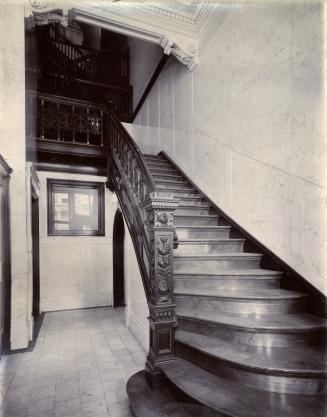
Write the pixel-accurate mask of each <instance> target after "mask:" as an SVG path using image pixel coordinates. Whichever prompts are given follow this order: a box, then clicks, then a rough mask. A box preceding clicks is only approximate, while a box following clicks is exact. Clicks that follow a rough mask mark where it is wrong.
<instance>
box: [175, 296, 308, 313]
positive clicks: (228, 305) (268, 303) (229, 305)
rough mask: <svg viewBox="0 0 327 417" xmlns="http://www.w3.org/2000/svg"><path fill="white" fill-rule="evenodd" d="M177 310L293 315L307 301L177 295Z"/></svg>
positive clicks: (303, 306) (303, 307)
mask: <svg viewBox="0 0 327 417" xmlns="http://www.w3.org/2000/svg"><path fill="white" fill-rule="evenodd" d="M175 301H176V305H177V308H187V309H192V308H196V309H203V310H206V311H215V312H217V313H235V314H284V313H285V314H291V313H299V312H301V311H303V309H305V307H306V299H302V298H300V299H287V300H255V299H252V300H246V301H245V300H240V299H235V298H233V299H231V298H230V299H226V298H219V297H204V296H200V295H196V296H194V295H185V296H184V295H179V294H176V295H175Z"/></svg>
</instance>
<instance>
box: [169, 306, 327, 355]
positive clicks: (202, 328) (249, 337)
mask: <svg viewBox="0 0 327 417" xmlns="http://www.w3.org/2000/svg"><path fill="white" fill-rule="evenodd" d="M177 316H178V323H179V326H180V328H181V329H182V330H186V331H189V332H193V333H198V334H204V335H206V336H210V337H217V338H221V339H223V340H227V341H231V342H233V343H243V344H248V345H252V346H265V347H269V346H270V347H273V346H275V347H291V346H296V345H297V344H299V345H306V346H310V345H311V346H312V345H315V344H317V343H318V342H319V340H321V337H322V335H323V332H322V331H321V330H310V331H301V332H300V331H297V332H288V331H278V332H277V331H269V330H267V331H263V330H260V329H253V330H251V329H247V330H244V329H239V328H236V327H233V326H226V325H221V324H219V323H212V322H210V323H209V322H206V321H204V320H197V319H193V318H189V317H187V318H185V317H181V316H179V312H178V310H177Z"/></svg>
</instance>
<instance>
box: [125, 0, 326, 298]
mask: <svg viewBox="0 0 327 417" xmlns="http://www.w3.org/2000/svg"><path fill="white" fill-rule="evenodd" d="M323 3H324V2H323V1H322V0H321V1H320V0H312V1H306V0H303V1H302V0H297V1H295V0H285V1H277V0H276V1H262V0H254V1H251V2H224V4H221V5H218V4H217V6H216V10H215V13H214V15H213V16H212V19H211V23H210V24H209V25H207V27H206V28H205V30H204V31H203V32H202V34H201V38H200V57H199V60H200V64H199V66H198V68H197V69H196V70H195V71H194V72H193V73H191V72H189V71H188V70H187V69H186V68H185V67H184V66H183V65H181V64H180V63H179V62H177V61H176V60H174V59H173V58H171V59H170V61H168V63H167V64H166V66H165V68H164V70H163V72H162V73H161V76H160V78H159V79H158V81H157V83H156V85H155V86H154V88H153V90H152V91H151V93H150V95H149V96H148V98H147V100H146V102H145V103H144V105H143V107H142V109H141V111H140V113H139V114H138V116H137V118H136V120H135V124H134V125H133V126H130V127H128V129H129V130H130V131H131V132H132V134H134V135H135V138H136V140H138V141H139V143H140V146H141V147H142V148H143V149H144V150H145V151H146V152H149V151H150V152H151V153H157V152H158V151H160V150H162V149H163V150H165V151H166V152H167V153H168V154H169V155H170V156H171V157H172V158H173V159H174V160H175V161H176V162H177V163H178V164H179V165H180V166H181V168H182V169H184V170H185V172H186V173H187V174H188V175H189V176H190V177H191V178H192V179H193V180H194V182H195V183H196V184H197V185H198V186H199V187H200V188H202V190H203V191H204V192H206V193H207V194H208V195H209V196H210V197H211V198H212V199H213V200H214V201H215V202H216V203H217V205H218V206H219V207H220V208H221V209H223V210H224V211H225V212H226V213H227V214H228V215H229V216H231V217H232V218H233V219H234V220H235V221H236V222H237V223H239V224H240V225H241V226H242V227H243V228H245V229H246V230H248V231H249V232H250V233H251V234H252V235H253V236H255V237H256V238H257V239H259V240H260V241H261V242H262V243H263V244H264V245H266V246H267V247H268V248H270V249H271V250H272V251H273V252H275V253H276V254H277V255H278V256H279V257H281V258H282V259H283V260H284V261H286V262H287V263H288V264H289V265H290V266H291V267H293V268H294V269H295V270H296V271H297V272H299V273H300V274H301V275H303V276H304V277H305V278H306V279H307V280H308V281H309V282H311V283H312V284H313V285H314V286H315V287H316V288H318V289H319V290H320V291H322V292H323V293H324V294H326V295H327V283H326V274H327V261H326V259H327V258H326V255H325V254H326V252H327V233H326V232H327V230H326V229H327V227H326V225H327V221H326V212H327V191H326V186H327V178H326V176H327V174H326V169H325V167H326V165H327V146H326V133H327V123H326V114H327V112H326V103H327V101H326V98H327V97H326V91H327V90H326V88H325V83H326V62H327V54H326V49H325V50H324V46H325V45H326V44H327V30H326V29H325V26H326V19H324V13H326V12H325V10H324V4H323Z"/></svg>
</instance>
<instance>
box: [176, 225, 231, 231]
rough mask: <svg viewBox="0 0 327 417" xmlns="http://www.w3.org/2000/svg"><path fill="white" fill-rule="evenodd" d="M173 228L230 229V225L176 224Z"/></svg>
mask: <svg viewBox="0 0 327 417" xmlns="http://www.w3.org/2000/svg"><path fill="white" fill-rule="evenodd" d="M175 229H191V230H192V229H203V230H206V229H217V230H219V229H230V226H218V225H212V226H211V225H206V226H201V225H199V226H176V227H175Z"/></svg>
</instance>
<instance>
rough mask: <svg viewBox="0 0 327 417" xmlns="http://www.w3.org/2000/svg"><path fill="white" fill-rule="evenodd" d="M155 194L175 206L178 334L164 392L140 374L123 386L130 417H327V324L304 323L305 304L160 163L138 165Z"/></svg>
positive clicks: (307, 317) (309, 317)
mask: <svg viewBox="0 0 327 417" xmlns="http://www.w3.org/2000/svg"><path fill="white" fill-rule="evenodd" d="M145 159H146V161H147V164H148V168H149V170H150V172H151V174H152V177H153V179H154V181H155V183H156V185H157V187H158V189H159V190H162V192H169V193H173V194H174V197H176V198H178V199H180V204H179V207H178V209H177V211H176V213H175V215H174V226H176V232H177V236H178V239H179V246H178V249H176V250H175V252H174V286H175V301H176V314H177V318H178V327H177V331H176V336H175V351H176V359H175V362H174V363H173V364H170V365H164V366H162V368H161V370H162V372H163V373H164V375H165V377H166V381H167V386H166V387H165V388H163V389H161V390H158V391H151V390H150V389H149V387H148V386H147V384H146V382H145V380H144V377H143V374H142V373H138V374H136V375H135V376H133V377H132V378H131V379H130V381H129V382H128V385H127V391H128V393H129V397H130V401H131V406H132V409H133V412H134V414H135V416H138V417H148V416H149V417H150V416H151V417H155V416H161V417H166V416H176V417H187V416H189V417H190V416H210V417H211V416H228V417H252V416H253V417H288V416H289V417H291V416H292V417H311V416H312V417H323V416H326V415H327V378H326V377H327V353H326V329H327V321H326V320H325V319H324V318H322V317H319V316H316V315H313V314H310V313H308V309H307V303H308V299H309V294H306V293H301V292H295V291H291V290H286V289H282V288H281V286H280V282H281V279H282V272H279V271H275V270H267V269H263V268H261V266H260V263H261V258H262V254H260V253H249V252H245V251H244V243H245V239H244V238H232V237H230V230H231V226H230V225H229V224H228V221H226V219H224V218H223V217H221V216H220V215H219V214H218V213H217V212H216V211H215V209H214V208H213V207H212V205H211V203H210V202H209V201H208V200H207V199H206V198H205V196H204V195H202V194H200V193H199V192H198V191H197V190H196V189H195V188H194V187H193V185H192V184H190V183H189V182H188V180H187V179H186V178H185V177H184V176H183V175H182V174H181V173H180V172H179V171H177V170H176V168H175V167H174V166H173V165H172V164H171V163H170V162H169V161H168V160H167V159H166V158H165V157H164V156H163V155H159V156H151V155H145Z"/></svg>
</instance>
